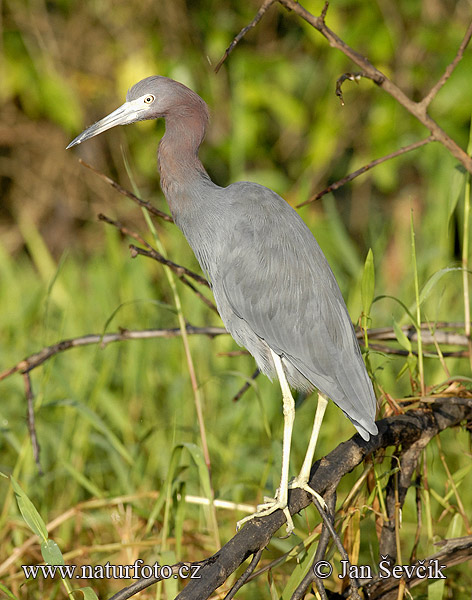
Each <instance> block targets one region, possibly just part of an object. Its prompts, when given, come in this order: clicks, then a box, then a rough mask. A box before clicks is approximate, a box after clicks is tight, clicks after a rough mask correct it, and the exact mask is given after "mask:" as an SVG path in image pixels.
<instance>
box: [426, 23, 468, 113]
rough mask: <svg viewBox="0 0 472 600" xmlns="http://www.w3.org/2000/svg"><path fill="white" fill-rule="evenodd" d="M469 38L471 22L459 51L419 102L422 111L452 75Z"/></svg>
mask: <svg viewBox="0 0 472 600" xmlns="http://www.w3.org/2000/svg"><path fill="white" fill-rule="evenodd" d="M471 37H472V22H471V23H470V25H469V27H468V29H467V31H466V33H465V36H464V39H463V40H462V42H461V45H460V46H459V49H458V51H457V54H456V56H455V57H454V60H453V61H452V62H451V63H450V64H449V65H448V66H447V67H446V70H445V71H444V73H443V74H442V75H441V77H440V78H439V79H438V81H437V82H436V83H435V84H434V85H433V87H432V88H431V90H430V91H429V92H428V93H427V94H426V96H425V97H424V98H423V100H421V102H420V103H419V104H421V106H423V108H424V109H426V108H427V107H428V106H429V105H430V103H431V101H432V100H433V99H434V97H435V96H436V94H437V93H438V92H439V90H440V89H441V88H442V87H443V85H444V84H445V83H446V81H447V80H448V79H449V77H450V76H451V75H452V72H453V71H454V69H455V68H456V67H457V65H458V64H459V62H460V61H461V59H462V57H463V56H464V52H465V49H466V48H467V46H468V44H469V42H470V38H471Z"/></svg>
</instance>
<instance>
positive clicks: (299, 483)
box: [288, 475, 328, 510]
mask: <svg viewBox="0 0 472 600" xmlns="http://www.w3.org/2000/svg"><path fill="white" fill-rule="evenodd" d="M296 488H298V489H301V490H305V492H308V494H311V495H312V496H314V497H315V498H316V499H317V500H318V502H319V503H320V504H321V508H323V509H324V510H328V506H327V505H326V502H325V501H324V498H323V496H321V495H320V494H318V492H317V491H316V490H314V489H313V488H312V487H310V486H309V485H308V479H307V478H306V477H301V476H300V475H298V476H297V477H294V478H293V479H291V480H290V481H289V482H288V489H289V490H294V489H296Z"/></svg>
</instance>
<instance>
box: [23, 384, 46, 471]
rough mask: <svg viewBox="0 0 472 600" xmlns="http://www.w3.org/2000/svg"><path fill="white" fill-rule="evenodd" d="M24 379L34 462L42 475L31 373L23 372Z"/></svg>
mask: <svg viewBox="0 0 472 600" xmlns="http://www.w3.org/2000/svg"><path fill="white" fill-rule="evenodd" d="M23 381H24V383H25V395H26V400H27V422H28V432H29V436H30V440H31V446H32V447H33V456H34V462H35V463H36V466H37V468H38V472H39V474H40V475H43V474H44V473H43V469H42V468H41V463H40V461H39V452H40V448H39V442H38V436H37V435H36V421H35V417H34V394H33V386H32V385H31V377H30V374H29V373H23Z"/></svg>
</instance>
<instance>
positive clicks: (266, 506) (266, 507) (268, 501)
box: [236, 490, 295, 537]
mask: <svg viewBox="0 0 472 600" xmlns="http://www.w3.org/2000/svg"><path fill="white" fill-rule="evenodd" d="M279 509H280V510H282V511H283V513H284V515H285V518H286V519H287V529H286V532H287V536H286V537H288V536H289V535H290V534H291V533H292V532H293V530H294V529H295V527H294V525H293V520H292V515H291V514H290V511H289V510H288V506H287V493H286V494H285V499H284V498H279V490H277V492H276V494H275V498H268V497H266V496H264V502H263V503H262V504H258V505H257V509H256V512H255V513H254V514H252V515H249V516H248V517H244V519H241V521H238V522H237V524H236V529H237V530H239V529H241V527H242V526H243V525H244V524H245V523H247V522H248V521H251V520H252V519H254V518H256V517H266V516H267V515H271V514H272V513H273V512H275V511H276V510H279ZM284 537H285V536H284Z"/></svg>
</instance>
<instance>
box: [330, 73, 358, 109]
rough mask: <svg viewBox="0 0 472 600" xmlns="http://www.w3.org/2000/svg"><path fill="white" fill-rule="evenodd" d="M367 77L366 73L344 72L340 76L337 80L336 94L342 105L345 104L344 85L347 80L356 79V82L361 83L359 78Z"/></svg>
mask: <svg viewBox="0 0 472 600" xmlns="http://www.w3.org/2000/svg"><path fill="white" fill-rule="evenodd" d="M362 77H365V75H364V73H362V72H361V73H344V74H343V75H341V77H338V79H337V81H336V90H335V92H334V93H335V94H336V96H337V97H338V98H339V99H340V101H341V106H344V97H343V91H342V85H343V83H344V82H345V81H346V80H349V81H354V82H355V83H359V80H360V79H361V78H362Z"/></svg>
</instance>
